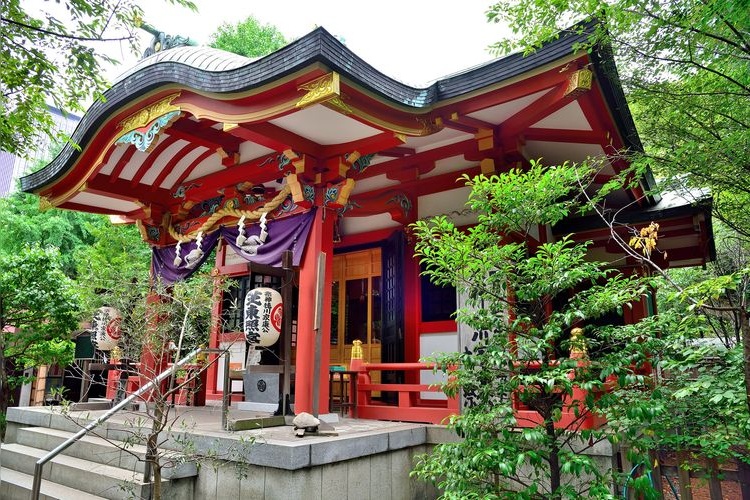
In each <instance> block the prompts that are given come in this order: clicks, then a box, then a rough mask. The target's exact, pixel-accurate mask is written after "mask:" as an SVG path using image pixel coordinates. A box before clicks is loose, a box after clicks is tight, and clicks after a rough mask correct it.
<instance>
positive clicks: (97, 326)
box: [91, 307, 122, 351]
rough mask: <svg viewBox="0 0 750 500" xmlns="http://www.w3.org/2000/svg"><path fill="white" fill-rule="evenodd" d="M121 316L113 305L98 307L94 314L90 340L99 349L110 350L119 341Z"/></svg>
mask: <svg viewBox="0 0 750 500" xmlns="http://www.w3.org/2000/svg"><path fill="white" fill-rule="evenodd" d="M121 322H122V316H120V312H119V311H118V310H117V309H115V308H114V307H100V308H99V310H98V311H97V312H96V314H95V315H94V332H93V335H92V336H91V341H92V342H94V343H95V344H96V348H97V349H99V350H100V351H111V350H112V349H113V348H114V347H116V346H117V344H118V343H119V342H120V335H121V331H120V323H121Z"/></svg>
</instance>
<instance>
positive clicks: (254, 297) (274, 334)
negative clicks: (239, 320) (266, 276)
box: [244, 288, 284, 347]
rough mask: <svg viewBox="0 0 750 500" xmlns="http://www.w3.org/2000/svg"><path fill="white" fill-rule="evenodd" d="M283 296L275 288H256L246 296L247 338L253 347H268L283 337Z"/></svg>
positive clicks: (245, 326) (245, 329)
mask: <svg viewBox="0 0 750 500" xmlns="http://www.w3.org/2000/svg"><path fill="white" fill-rule="evenodd" d="M283 309H284V308H283V305H282V301H281V294H280V293H279V292H277V291H276V290H274V289H273V288H255V289H253V290H250V291H248V292H247V295H246V296H245V308H244V314H245V324H244V331H245V338H246V339H247V341H248V342H249V343H250V344H251V345H257V346H261V347H268V346H271V345H273V344H275V343H276V341H277V340H279V335H281V320H282V317H283Z"/></svg>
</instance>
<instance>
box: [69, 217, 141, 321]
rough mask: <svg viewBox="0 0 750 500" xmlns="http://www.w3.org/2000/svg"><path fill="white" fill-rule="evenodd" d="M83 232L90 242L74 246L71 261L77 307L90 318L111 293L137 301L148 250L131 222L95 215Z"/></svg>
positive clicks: (107, 303) (108, 298) (108, 302)
mask: <svg viewBox="0 0 750 500" xmlns="http://www.w3.org/2000/svg"><path fill="white" fill-rule="evenodd" d="M87 231H88V233H89V234H90V235H91V237H92V239H93V240H94V241H93V243H91V244H90V245H81V246H78V247H76V249H75V254H74V261H75V265H76V271H77V272H76V276H77V278H76V282H77V283H78V287H79V296H80V299H81V308H82V310H83V311H84V312H85V313H86V314H87V315H88V317H89V318H90V317H93V316H92V315H93V314H94V312H95V311H96V310H97V309H98V308H99V307H102V306H105V305H110V302H111V301H112V297H111V295H112V294H113V293H114V292H117V293H122V294H124V296H126V297H127V296H132V300H140V294H139V292H138V290H140V286H141V285H147V284H148V283H149V271H150V264H151V249H150V248H149V246H148V245H147V244H146V243H144V241H143V240H142V239H141V234H140V232H139V231H138V228H137V227H135V226H133V225H122V224H111V223H110V222H109V221H108V220H106V219H104V218H98V219H97V220H96V221H95V222H94V223H91V224H87ZM126 302H127V299H126ZM129 308H132V304H131V306H129Z"/></svg>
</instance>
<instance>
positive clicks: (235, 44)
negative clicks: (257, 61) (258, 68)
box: [209, 16, 287, 57]
mask: <svg viewBox="0 0 750 500" xmlns="http://www.w3.org/2000/svg"><path fill="white" fill-rule="evenodd" d="M286 44H287V41H286V39H285V38H284V35H283V34H282V33H281V32H280V31H279V29H278V28H276V26H273V25H272V24H261V23H260V21H258V20H257V19H256V18H255V17H253V16H249V17H248V18H247V19H245V20H244V21H240V22H238V23H237V24H229V23H224V24H222V25H221V26H219V28H218V29H217V30H216V31H215V32H214V33H213V34H212V35H211V41H210V43H209V45H210V46H211V47H214V48H216V49H222V50H226V51H228V52H234V53H235V54H240V55H242V56H245V57H262V56H265V55H268V54H270V53H271V52H274V51H275V50H278V49H280V48H281V47H283V46H284V45H286Z"/></svg>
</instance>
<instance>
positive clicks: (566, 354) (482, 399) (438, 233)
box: [414, 162, 655, 498]
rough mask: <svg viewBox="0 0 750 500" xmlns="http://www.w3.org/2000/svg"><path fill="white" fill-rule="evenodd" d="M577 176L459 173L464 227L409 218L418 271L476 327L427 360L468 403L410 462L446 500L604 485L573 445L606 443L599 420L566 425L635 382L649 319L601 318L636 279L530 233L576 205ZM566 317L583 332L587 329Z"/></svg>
mask: <svg viewBox="0 0 750 500" xmlns="http://www.w3.org/2000/svg"><path fill="white" fill-rule="evenodd" d="M579 173H580V172H579V171H578V170H577V169H576V168H573V167H570V166H562V167H554V168H544V167H542V166H541V165H539V164H537V163H536V162H532V166H531V168H530V169H529V170H528V171H527V172H521V171H517V170H513V171H510V172H508V173H505V174H501V175H499V176H492V177H489V178H488V177H484V176H479V177H476V178H474V179H471V180H469V179H468V178H467V179H466V180H467V185H469V186H470V187H471V188H472V191H471V195H470V197H469V202H468V203H467V206H468V207H469V208H470V209H471V210H472V211H474V212H476V213H477V214H478V223H477V225H476V226H474V227H472V228H470V229H468V230H466V231H461V230H459V229H457V228H456V227H455V226H454V224H453V223H452V222H451V221H450V220H449V219H447V218H446V217H436V218H434V219H430V220H426V221H419V222H417V223H416V224H415V225H414V230H415V233H416V235H417V238H418V241H417V244H416V253H417V255H418V256H419V257H420V259H421V262H422V264H423V265H424V266H425V267H426V271H425V273H426V274H427V275H428V276H430V278H431V280H432V281H433V282H435V283H436V284H439V285H447V284H450V285H453V286H455V287H456V288H457V290H458V292H459V293H461V294H463V295H464V296H466V297H467V304H468V306H467V307H466V308H463V309H460V310H459V311H458V312H457V321H458V322H460V323H463V324H466V325H468V326H469V327H470V328H472V329H474V330H476V331H478V332H480V333H481V335H480V337H484V340H483V341H481V342H480V343H478V344H477V345H476V346H475V347H474V349H473V352H463V353H454V354H448V355H446V356H443V357H441V358H440V359H439V360H438V364H439V366H441V367H443V368H444V369H446V370H449V374H450V377H449V382H448V383H447V384H446V386H445V390H446V392H447V393H448V394H449V395H455V394H457V393H458V391H459V389H460V390H462V391H463V395H464V398H465V399H466V400H468V401H471V402H472V404H470V405H469V406H468V407H467V408H465V409H464V411H463V412H462V414H461V415H458V416H456V417H454V418H453V419H452V420H451V422H450V424H449V426H450V427H452V428H453V429H455V430H456V432H457V433H458V435H459V436H461V437H462V440H461V441H460V442H457V443H450V444H442V445H439V446H437V447H436V448H435V450H434V451H433V453H432V454H430V455H427V456H425V457H423V458H422V460H421V461H420V462H419V463H418V464H417V467H416V469H415V474H416V475H417V476H418V477H420V478H423V479H427V480H432V481H435V482H438V483H439V486H440V487H441V488H443V489H444V491H445V497H446V498H579V497H580V496H581V495H586V496H594V497H605V496H607V495H609V494H610V492H611V481H612V477H611V476H609V474H608V473H607V471H602V470H600V469H599V468H597V466H596V464H595V463H594V462H593V461H592V459H591V458H590V457H588V456H586V455H585V454H583V453H579V451H580V450H581V449H582V448H583V449H585V448H586V447H587V446H589V444H588V443H589V440H591V442H592V443H593V442H596V441H598V440H602V439H606V438H607V436H608V430H607V428H602V429H598V430H584V431H581V432H580V433H578V432H572V431H577V430H579V427H580V426H581V425H582V423H583V420H584V419H585V418H587V417H590V416H591V412H593V411H604V409H603V407H602V406H601V404H600V403H598V402H597V401H599V399H597V398H596V397H595V396H598V395H601V394H602V393H603V392H604V391H605V388H608V389H609V390H613V391H617V392H619V391H623V390H626V389H628V388H631V387H637V388H639V389H641V390H643V389H644V388H645V387H646V377H645V376H644V375H642V373H643V370H644V368H645V367H646V366H647V365H646V361H647V355H646V352H648V350H649V349H651V348H652V346H651V342H652V339H653V338H654V332H655V322H654V321H653V320H650V321H643V322H641V323H638V324H636V325H628V326H609V325H607V321H605V320H603V319H602V318H604V317H605V315H607V314H610V315H611V314H614V315H617V314H618V311H621V310H622V308H624V307H628V305H629V304H630V303H632V302H634V301H638V300H639V299H641V297H642V296H643V295H644V294H645V293H647V290H648V281H647V280H646V279H644V278H641V277H638V276H631V277H628V276H623V275H621V274H619V273H617V272H615V271H613V270H612V269H611V268H609V266H608V263H603V262H593V261H590V260H587V258H586V253H587V246H588V245H586V244H575V243H574V242H572V240H570V239H569V238H563V239H561V240H559V241H555V242H549V243H541V242H539V241H536V240H535V239H534V237H533V234H535V231H536V229H537V228H540V227H541V228H544V227H547V226H548V225H553V224H555V223H556V222H559V221H560V220H562V219H563V218H565V217H568V216H570V215H571V214H573V213H575V212H576V211H577V210H578V209H579V208H580V200H579V199H577V198H576V193H577V191H578V177H579ZM574 327H582V328H583V332H584V336H585V339H584V338H581V337H580V336H578V335H576V334H577V333H578V332H577V331H574V330H573V328H574ZM634 338H639V339H640V341H639V342H633V339H634ZM586 352H588V354H586ZM451 370H452V371H451ZM614 380H616V381H617V384H615V383H613V381H614ZM582 389H583V390H585V391H588V392H586V393H585V395H584V393H582V392H580V390H582ZM600 399H601V398H600ZM607 401H608V403H609V404H616V402H617V399H616V398H615V399H609V400H607ZM514 402H515V403H514ZM514 404H515V405H518V404H522V405H525V406H526V407H528V408H529V409H531V410H534V411H536V412H537V413H538V416H539V419H538V421H537V423H538V424H539V425H538V426H531V427H527V428H522V429H519V423H528V422H519V417H518V415H519V414H518V413H516V412H515V411H514Z"/></svg>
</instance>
